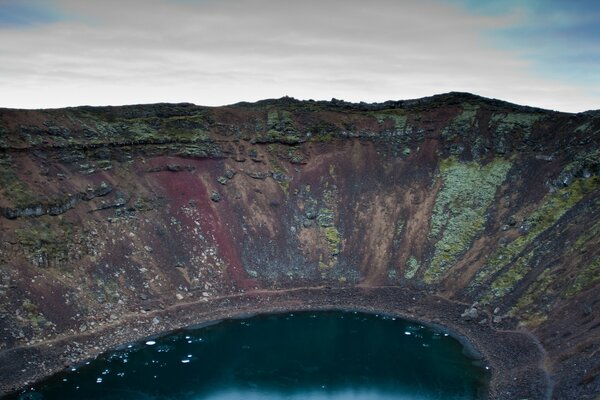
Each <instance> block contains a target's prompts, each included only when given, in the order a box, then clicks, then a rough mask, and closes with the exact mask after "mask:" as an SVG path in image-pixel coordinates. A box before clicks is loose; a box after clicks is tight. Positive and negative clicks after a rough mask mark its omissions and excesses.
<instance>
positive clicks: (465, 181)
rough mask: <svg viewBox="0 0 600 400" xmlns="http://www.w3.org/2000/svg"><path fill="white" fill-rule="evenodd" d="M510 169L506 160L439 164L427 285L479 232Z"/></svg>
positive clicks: (437, 276) (445, 268)
mask: <svg viewBox="0 0 600 400" xmlns="http://www.w3.org/2000/svg"><path fill="white" fill-rule="evenodd" d="M510 167H511V163H510V161H508V160H504V159H496V160H494V161H492V162H490V163H488V164H486V165H480V164H479V163H477V162H470V163H464V162H460V161H458V160H457V159H455V158H453V157H451V158H448V159H446V160H443V161H442V162H441V164H440V176H441V178H442V180H443V187H442V189H440V192H439V193H438V195H437V198H436V201H435V205H434V208H433V213H432V217H431V230H430V232H429V238H430V239H432V240H435V244H434V254H433V258H432V260H431V263H430V265H429V268H428V269H427V270H426V271H425V275H424V278H425V281H426V282H427V283H433V282H437V281H438V280H439V279H440V278H441V275H442V274H443V273H444V272H445V271H446V270H447V269H449V268H450V267H451V266H452V265H453V264H454V263H455V262H456V261H457V260H458V258H459V257H460V256H461V255H462V254H463V253H464V252H465V251H467V250H468V248H469V247H470V245H471V244H472V242H473V240H474V239H475V238H476V237H477V235H479V234H480V233H481V232H482V231H483V229H484V227H485V224H486V222H487V215H486V212H487V209H488V208H489V206H490V205H491V203H492V201H493V200H494V196H495V194H496V190H497V188H498V186H500V185H501V184H502V182H504V180H505V178H506V174H507V173H508V170H509V169H510Z"/></svg>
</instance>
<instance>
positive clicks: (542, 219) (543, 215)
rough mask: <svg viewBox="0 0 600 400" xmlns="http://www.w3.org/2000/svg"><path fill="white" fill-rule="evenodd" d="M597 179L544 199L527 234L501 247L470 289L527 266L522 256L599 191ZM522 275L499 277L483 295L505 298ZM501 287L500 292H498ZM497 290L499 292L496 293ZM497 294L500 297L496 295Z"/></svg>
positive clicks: (529, 220) (581, 181)
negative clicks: (508, 270)
mask: <svg viewBox="0 0 600 400" xmlns="http://www.w3.org/2000/svg"><path fill="white" fill-rule="evenodd" d="M598 184H599V179H598V177H591V178H588V179H577V180H575V181H574V182H573V183H572V184H571V185H570V186H568V187H565V188H562V189H560V190H558V191H556V192H553V193H549V194H547V195H546V196H545V198H544V200H543V202H542V204H541V206H540V207H539V208H537V209H536V210H535V211H534V212H533V213H532V214H531V215H529V216H528V217H527V219H526V220H525V221H524V224H526V225H527V227H528V228H527V229H528V232H527V233H526V234H524V235H523V236H519V237H518V238H516V239H515V240H514V241H512V242H511V243H509V244H508V245H506V246H503V247H501V248H500V249H499V250H497V251H496V253H495V254H494V255H493V256H491V257H490V259H489V261H488V262H487V263H486V264H485V265H484V266H483V267H482V269H481V270H480V271H479V273H478V274H477V275H476V277H475V279H474V280H473V281H472V282H471V284H470V286H471V288H474V287H477V286H479V285H482V284H483V282H484V281H486V280H487V279H489V277H490V276H493V275H495V274H496V273H498V272H499V271H501V270H502V269H504V268H505V267H506V266H508V265H511V264H513V263H514V264H515V265H516V267H515V268H516V269H515V271H516V270H518V269H519V267H518V266H519V265H524V264H523V262H524V261H519V259H520V258H521V257H522V256H521V253H522V252H523V251H524V250H525V248H526V247H527V246H528V245H529V244H531V243H532V242H533V241H534V240H535V239H536V238H537V237H538V236H539V235H540V234H541V233H542V232H544V231H545V230H546V229H548V228H550V227H551V226H553V225H554V224H555V223H556V222H558V220H559V219H560V218H561V217H562V216H563V215H564V214H565V213H566V212H567V211H568V210H570V209H571V208H572V207H573V206H574V205H575V204H577V203H578V202H579V201H580V200H582V199H583V198H584V197H585V196H586V195H587V194H589V193H590V192H592V191H593V190H595V189H596V188H597V187H598ZM519 275H520V274H519V273H516V274H514V275H513V279H507V277H506V276H500V277H498V278H497V279H499V282H498V283H496V282H493V283H492V285H490V290H488V291H487V293H485V294H484V295H483V298H482V300H483V299H485V300H486V301H487V302H491V301H492V299H494V298H497V297H499V296H502V295H504V294H506V293H508V292H510V290H512V287H513V286H514V285H515V284H516V283H517V282H518V279H515V278H518V277H519ZM500 287H502V289H501V290H499V288H500ZM494 288H496V291H494ZM496 294H497V295H496Z"/></svg>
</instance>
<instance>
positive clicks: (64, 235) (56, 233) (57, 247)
mask: <svg viewBox="0 0 600 400" xmlns="http://www.w3.org/2000/svg"><path fill="white" fill-rule="evenodd" d="M60 221H61V222H60V223H58V224H50V223H48V222H42V221H40V220H36V221H35V222H32V223H30V224H29V225H28V226H26V227H23V228H19V229H16V230H15V233H16V235H17V240H18V241H19V244H20V245H21V246H22V247H23V249H24V250H25V253H26V255H27V256H28V258H29V259H30V260H31V261H32V262H33V263H34V264H37V265H39V266H45V264H46V263H47V264H49V265H50V266H52V265H53V264H55V263H60V264H61V265H62V263H63V262H67V261H68V260H69V246H70V241H69V238H71V237H72V236H73V227H72V225H71V224H69V223H67V222H64V221H63V220H60Z"/></svg>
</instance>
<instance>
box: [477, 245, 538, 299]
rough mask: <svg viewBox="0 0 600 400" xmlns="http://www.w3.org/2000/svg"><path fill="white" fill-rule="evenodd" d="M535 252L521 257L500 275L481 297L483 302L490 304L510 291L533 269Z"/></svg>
mask: <svg viewBox="0 0 600 400" xmlns="http://www.w3.org/2000/svg"><path fill="white" fill-rule="evenodd" d="M532 257H533V252H529V253H527V254H526V255H524V256H522V257H519V258H518V259H517V260H516V261H515V262H513V263H512V264H511V266H510V268H509V269H508V270H507V271H506V272H504V273H502V274H501V275H500V276H498V277H497V278H496V279H495V280H494V281H493V282H492V284H491V285H490V287H489V289H488V291H487V293H486V294H485V295H484V296H483V297H482V298H481V301H480V302H481V303H482V304H489V303H490V302H491V301H492V299H494V298H498V297H502V296H504V295H506V294H507V293H509V292H510V291H511V290H512V288H513V287H514V286H515V285H516V284H517V282H519V281H520V280H521V279H523V277H524V276H525V275H526V274H527V273H528V272H529V271H530V270H531V258H532Z"/></svg>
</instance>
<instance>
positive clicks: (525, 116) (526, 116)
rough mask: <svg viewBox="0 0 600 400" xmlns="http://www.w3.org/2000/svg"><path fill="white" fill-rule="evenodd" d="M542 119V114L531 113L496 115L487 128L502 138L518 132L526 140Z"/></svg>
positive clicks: (492, 117)
mask: <svg viewBox="0 0 600 400" xmlns="http://www.w3.org/2000/svg"><path fill="white" fill-rule="evenodd" d="M543 117H544V115H543V114H532V113H497V114H493V115H492V116H491V118H490V122H489V127H490V128H491V129H495V133H496V135H499V136H502V137H505V136H507V135H509V134H511V133H514V132H519V133H522V134H523V138H525V139H527V138H528V137H529V136H530V135H531V132H532V129H533V125H534V124H535V123H536V122H538V121H539V120H540V119H542V118H543Z"/></svg>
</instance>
